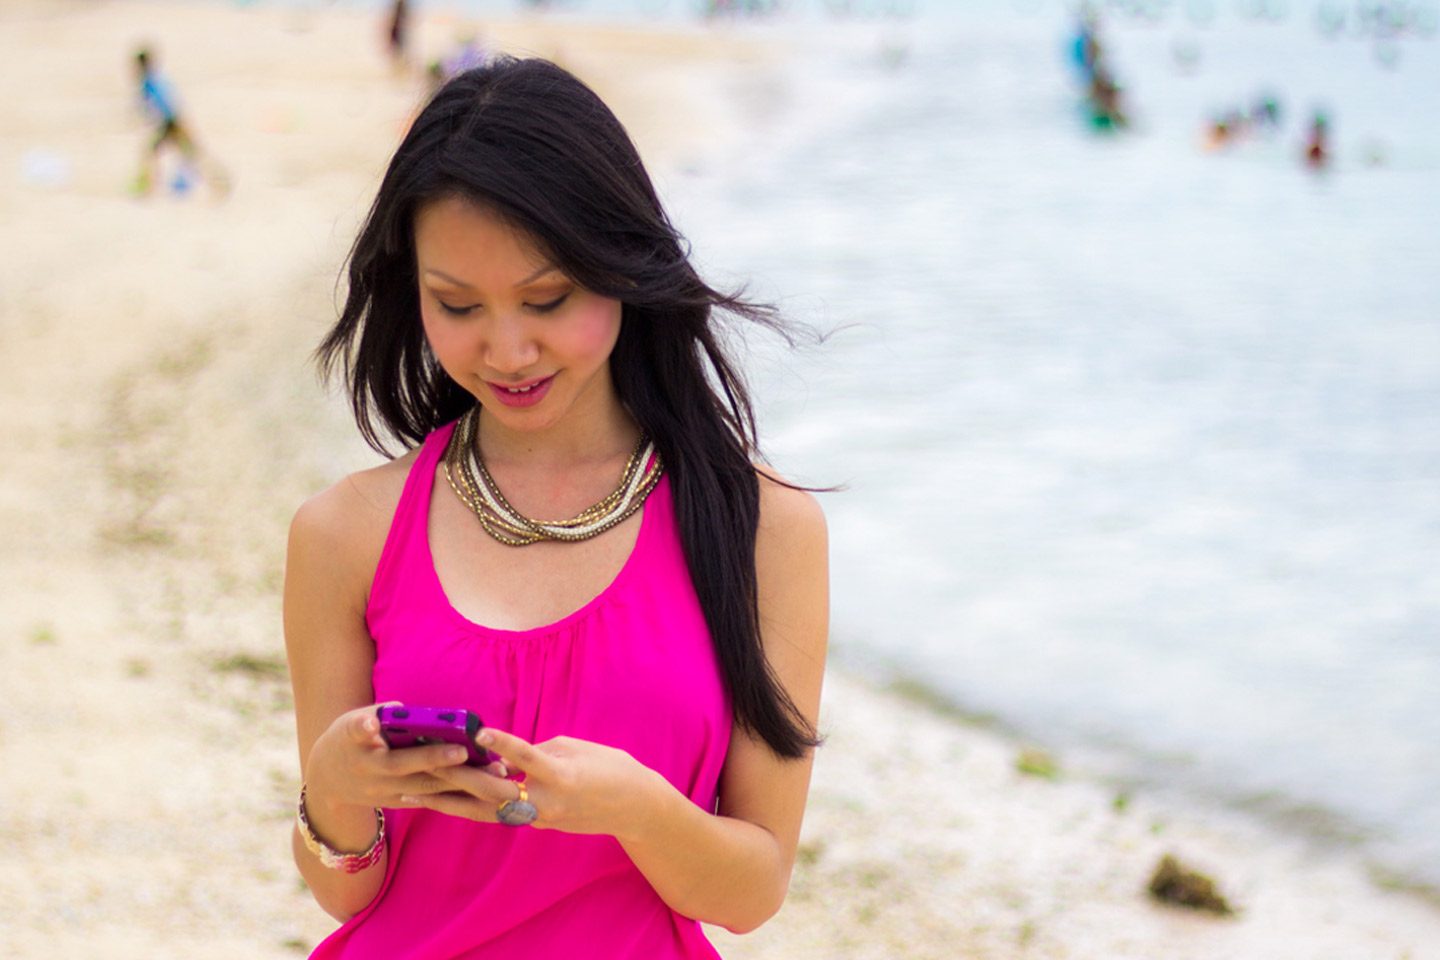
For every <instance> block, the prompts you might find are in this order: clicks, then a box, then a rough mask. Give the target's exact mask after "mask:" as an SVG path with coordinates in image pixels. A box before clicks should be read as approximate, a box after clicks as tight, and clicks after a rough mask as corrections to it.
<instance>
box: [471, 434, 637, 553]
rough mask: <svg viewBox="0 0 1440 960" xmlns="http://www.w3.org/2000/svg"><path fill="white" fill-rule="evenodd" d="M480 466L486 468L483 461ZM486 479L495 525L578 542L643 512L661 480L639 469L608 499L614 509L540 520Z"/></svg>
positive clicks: (490, 514)
mask: <svg viewBox="0 0 1440 960" xmlns="http://www.w3.org/2000/svg"><path fill="white" fill-rule="evenodd" d="M640 452H641V455H642V456H641V457H637V458H636V459H637V461H639V462H643V458H646V457H648V456H649V454H650V452H651V451H650V449H649V446H648V445H647V446H645V447H642V448H641V451H640ZM466 466H467V467H468V466H469V465H468V464H467V465H466ZM478 466H479V467H480V468H481V469H483V468H484V464H483V462H482V463H480V464H478ZM482 478H483V480H484V484H483V485H482V486H481V488H480V491H479V492H480V494H481V496H482V497H483V500H484V504H485V507H486V508H487V509H486V511H485V513H486V515H487V517H488V518H489V519H490V520H491V521H492V522H496V523H499V524H501V525H503V526H506V527H508V528H509V529H510V531H511V532H512V533H514V534H516V535H517V536H524V535H526V534H529V535H539V536H540V537H542V538H544V539H551V540H566V541H576V540H586V539H589V538H590V537H593V536H597V535H599V534H600V533H603V532H605V531H606V530H609V529H610V528H612V527H613V526H615V525H616V524H617V523H620V522H621V521H623V520H624V519H625V518H626V517H628V516H630V515H631V514H632V513H634V512H635V510H637V509H639V507H640V506H641V504H643V503H644V501H645V498H646V497H647V496H648V495H649V493H650V491H651V490H652V489H653V488H654V484H655V482H656V481H658V480H659V473H658V472H656V471H655V470H654V469H651V470H648V471H647V472H646V473H645V474H643V475H642V474H640V473H639V472H638V470H637V471H636V472H635V473H634V474H633V475H632V476H631V477H630V479H629V482H628V483H627V484H626V485H625V486H624V488H623V489H622V490H621V491H620V494H619V496H618V497H609V498H607V500H613V501H614V506H612V507H611V508H609V509H608V510H595V509H593V508H592V509H591V510H588V511H586V512H585V514H582V515H581V516H578V517H575V518H573V519H571V520H561V521H538V520H532V519H530V518H529V517H526V516H524V515H523V514H521V513H520V512H519V511H517V510H515V508H514V507H513V506H511V505H510V504H509V503H508V502H507V501H505V500H504V495H503V494H502V493H501V492H500V489H499V487H498V485H496V484H495V481H494V478H493V477H492V476H490V475H489V472H488V471H485V472H484V474H482ZM472 489H473V488H472Z"/></svg>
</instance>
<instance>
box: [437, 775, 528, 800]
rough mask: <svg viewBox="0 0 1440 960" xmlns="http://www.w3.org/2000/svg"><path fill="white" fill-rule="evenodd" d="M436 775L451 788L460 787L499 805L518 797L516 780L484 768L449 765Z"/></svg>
mask: <svg viewBox="0 0 1440 960" xmlns="http://www.w3.org/2000/svg"><path fill="white" fill-rule="evenodd" d="M434 775H435V779H437V780H440V781H442V782H444V783H445V784H447V785H448V786H447V789H449V790H455V789H457V788H458V789H460V790H463V791H465V792H466V793H468V794H470V795H471V796H472V797H475V798H477V799H480V800H484V801H486V802H487V803H493V804H495V805H497V806H498V805H500V804H502V803H505V802H506V801H507V800H514V799H515V797H516V787H515V783H514V781H511V780H506V779H504V778H502V777H497V776H495V775H494V774H490V773H486V772H484V771H483V770H476V769H474V768H473V767H449V768H447V769H445V770H436V771H435V773H434Z"/></svg>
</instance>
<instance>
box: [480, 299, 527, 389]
mask: <svg viewBox="0 0 1440 960" xmlns="http://www.w3.org/2000/svg"><path fill="white" fill-rule="evenodd" d="M483 359H484V361H485V365H486V366H488V367H489V368H490V369H491V370H494V371H495V372H496V373H501V374H507V375H511V376H518V375H520V374H524V373H525V372H526V371H527V370H528V369H530V368H531V367H533V366H534V365H535V363H536V362H537V361H538V360H539V359H540V344H539V343H538V342H537V341H536V339H535V336H534V331H533V330H532V329H531V325H530V323H529V321H528V320H527V318H525V317H523V316H520V315H517V314H509V315H505V316H501V317H497V318H496V320H495V322H494V324H493V325H492V327H491V329H490V330H489V331H488V335H487V336H486V338H485V345H484V357H483Z"/></svg>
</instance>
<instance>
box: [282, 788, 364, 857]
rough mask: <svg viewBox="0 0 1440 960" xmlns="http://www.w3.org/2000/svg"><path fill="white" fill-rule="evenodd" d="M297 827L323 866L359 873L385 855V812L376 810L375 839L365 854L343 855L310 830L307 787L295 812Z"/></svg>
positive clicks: (302, 838) (308, 847)
mask: <svg viewBox="0 0 1440 960" xmlns="http://www.w3.org/2000/svg"><path fill="white" fill-rule="evenodd" d="M295 825H296V826H298V827H299V828H300V839H301V840H303V841H304V842H305V849H306V850H309V851H310V852H311V853H313V854H315V856H316V857H318V858H319V859H320V863H321V864H322V865H323V866H326V867H329V868H330V869H331V870H343V871H344V872H345V873H359V872H360V871H361V870H365V869H368V868H370V867H373V866H375V864H377V863H379V862H380V857H381V856H382V855H384V853H385V811H384V810H381V809H380V808H379V807H376V808H375V839H374V841H372V842H371V844H370V848H369V849H368V850H366V851H365V852H364V853H341V852H340V851H339V850H336V849H335V848H334V847H331V846H328V845H327V844H326V843H325V841H323V840H321V839H320V838H319V837H317V836H315V831H314V830H312V829H311V828H310V818H309V817H308V816H307V815H306V813H305V787H304V786H302V787H301V788H300V803H299V805H298V806H297V807H296V810H295Z"/></svg>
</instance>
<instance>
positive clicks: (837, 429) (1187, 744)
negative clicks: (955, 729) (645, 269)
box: [666, 3, 1440, 884]
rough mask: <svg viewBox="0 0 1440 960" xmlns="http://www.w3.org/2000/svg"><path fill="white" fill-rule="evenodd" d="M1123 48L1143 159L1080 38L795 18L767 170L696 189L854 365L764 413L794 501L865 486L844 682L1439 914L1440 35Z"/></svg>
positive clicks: (831, 361) (850, 500)
mask: <svg viewBox="0 0 1440 960" xmlns="http://www.w3.org/2000/svg"><path fill="white" fill-rule="evenodd" d="M871 6H872V7H877V8H878V7H880V6H882V5H878V4H876V5H871ZM1107 9H1108V15H1107V16H1106V17H1105V18H1104V20H1103V26H1102V37H1103V39H1104V41H1105V43H1106V45H1107V47H1108V56H1109V57H1110V58H1111V60H1112V63H1113V69H1114V71H1115V73H1116V74H1117V76H1118V78H1119V80H1120V82H1121V83H1122V85H1123V87H1124V89H1125V99H1126V101H1127V106H1128V109H1129V111H1130V113H1131V114H1132V119H1133V123H1132V128H1131V129H1130V130H1129V131H1126V132H1125V133H1123V134H1121V135H1118V136H1100V135H1096V134H1094V133H1093V132H1091V131H1090V130H1088V129H1087V128H1086V126H1085V125H1084V123H1083V122H1082V119H1081V117H1080V116H1079V114H1078V112H1077V100H1078V97H1077V90H1076V85H1075V80H1074V76H1073V72H1072V71H1071V69H1070V67H1069V65H1068V63H1067V61H1066V44H1067V42H1068V37H1069V35H1070V31H1071V28H1072V24H1071V19H1070V15H1069V13H1068V12H1067V8H1066V7H1064V6H1062V5H1060V4H1042V3H1030V4H1025V5H1007V4H999V3H993V4H974V3H972V4H965V5H963V6H960V5H944V6H942V5H940V4H930V5H928V6H923V7H919V8H917V9H916V11H915V13H914V15H913V16H912V17H909V18H896V17H886V16H874V17H868V18H862V19H860V20H858V21H850V22H845V23H833V22H830V21H827V20H826V19H825V18H823V17H820V16H818V15H812V16H809V17H791V18H790V19H789V20H788V21H785V22H782V23H776V24H773V25H771V26H770V27H769V28H767V29H771V30H774V31H777V32H784V31H789V32H790V35H791V39H792V40H793V42H794V43H795V45H796V49H797V53H796V56H795V60H796V62H795V63H794V64H793V65H792V68H791V70H790V72H789V74H788V79H787V80H786V81H785V82H784V83H783V84H781V85H779V87H778V88H776V89H772V90H770V91H769V92H768V94H767V93H765V92H762V91H754V92H752V93H753V95H754V96H755V97H756V98H757V99H759V100H761V101H767V97H768V101H767V102H761V103H757V105H756V109H755V116H756V121H755V133H754V136H753V142H751V143H749V144H747V146H746V147H745V149H743V150H741V151H739V152H738V155H737V156H727V157H723V158H717V159H716V160H715V161H714V162H713V163H712V164H709V165H706V166H704V167H701V168H699V169H696V170H694V171H692V172H691V173H690V174H689V175H688V176H686V177H680V178H676V179H674V180H672V181H670V182H667V184H666V193H667V196H668V197H669V199H670V201H671V203H672V205H673V206H674V208H675V210H676V215H677V218H678V219H679V221H680V223H681V226H682V228H684V229H685V230H686V231H687V233H688V234H689V236H690V237H691V239H692V240H693V241H694V243H695V246H696V248H697V251H698V252H699V255H700V258H701V260H702V261H703V262H704V263H706V264H707V265H711V264H713V265H714V268H715V270H716V272H717V275H718V276H719V277H720V278H721V279H722V280H725V279H732V278H747V277H748V278H752V279H753V281H754V283H755V286H756V289H757V292H759V293H760V294H762V295H765V296H769V297H773V298H775V299H777V300H779V301H780V302H781V304H782V305H783V306H785V307H786V308H787V310H789V312H790V313H791V314H792V315H793V316H795V317H797V318H798V319H800V320H803V321H806V322H809V323H812V324H814V325H816V326H818V327H820V328H822V329H825V330H829V331H831V335H830V337H829V339H828V341H827V342H826V343H825V344H824V345H823V346H821V347H819V348H807V349H802V350H800V351H798V352H792V351H788V350H785V349H780V348H779V347H778V345H777V344H775V343H774V342H773V341H767V340H764V339H763V338H762V339H759V340H755V341H754V342H753V345H754V347H755V349H756V351H757V354H758V359H757V361H756V363H755V365H754V368H753V369H754V373H753V376H754V381H755V386H756V389H757V391H758V392H759V394H760V395H761V397H762V398H763V413H764V423H765V428H766V439H767V444H768V452H769V453H770V455H771V456H772V459H773V460H774V461H775V462H776V463H777V464H779V465H780V466H781V467H782V468H783V469H784V470H786V471H787V472H788V473H790V474H791V475H792V476H795V477H797V478H798V479H801V480H803V481H807V482H810V483H814V484H820V485H828V484H837V483H843V484H845V485H846V489H845V490H844V491H843V492H839V493H834V494H829V495H826V496H825V497H824V502H825V505H826V509H827V512H828V516H829V518H830V523H831V530H832V540H833V565H834V645H835V651H836V656H837V659H839V660H841V661H844V662H848V663H850V664H851V665H852V666H855V667H858V668H860V669H864V670H869V671H872V672H874V673H875V674H877V675H879V676H884V677H889V678H899V679H905V680H907V681H909V682H920V683H923V684H924V685H925V686H927V687H928V688H929V689H930V691H931V692H932V693H933V694H935V695H938V696H941V697H943V698H946V699H948V700H950V701H951V702H952V703H954V704H955V705H957V706H958V707H960V708H961V709H964V710H966V711H970V712H973V713H978V714H984V715H990V716H993V717H995V718H997V719H998V720H999V721H1000V722H1001V723H1003V724H1004V725H1006V726H1008V727H1010V728H1012V729H1014V730H1017V731H1020V732H1022V733H1023V734H1024V735H1025V736H1027V737H1031V738H1034V739H1036V740H1038V741H1039V742H1041V743H1045V744H1049V745H1051V746H1053V747H1056V748H1057V749H1060V750H1062V753H1063V751H1065V750H1071V751H1072V752H1073V751H1080V750H1081V749H1082V748H1086V749H1088V750H1090V751H1092V753H1091V754H1090V755H1091V756H1092V758H1095V762H1096V763H1098V764H1100V765H1101V766H1102V767H1103V768H1104V769H1106V770H1108V771H1110V772H1111V773H1112V774H1113V775H1115V776H1117V777H1118V778H1120V779H1121V780H1123V781H1126V782H1130V783H1137V784H1142V785H1145V786H1147V787H1151V788H1158V789H1174V790H1183V791H1185V792H1186V793H1187V794H1190V795H1192V796H1193V795H1199V796H1202V797H1204V798H1205V799H1207V800H1218V801H1221V802H1224V803H1226V804H1232V805H1238V806H1240V807H1242V808H1245V809H1248V810H1250V811H1253V812H1257V813H1260V814H1264V815H1267V816H1271V817H1274V818H1275V819H1278V820H1283V821H1284V822H1286V823H1287V824H1289V825H1290V826H1297V825H1298V826H1301V827H1303V828H1304V829H1306V830H1308V831H1310V832H1311V833H1312V834H1314V835H1317V836H1322V837H1324V838H1326V839H1327V840H1332V841H1341V842H1343V843H1345V844H1352V845H1355V846H1356V848H1357V849H1358V850H1359V851H1360V853H1361V855H1362V856H1364V857H1365V858H1366V859H1367V860H1370V861H1372V862H1374V863H1376V864H1378V865H1381V866H1382V867H1383V868H1384V869H1385V870H1387V871H1395V872H1398V873H1400V874H1402V875H1405V876H1408V877H1410V878H1412V879H1415V880H1418V881H1421V882H1428V883H1431V884H1436V883H1440V867H1437V866H1436V864H1437V863H1440V747H1437V745H1440V40H1437V39H1436V37H1435V35H1434V30H1433V24H1434V16H1435V7H1434V6H1433V5H1431V6H1428V7H1426V6H1423V5H1422V6H1416V7H1412V8H1411V9H1412V10H1413V11H1414V12H1415V15H1414V16H1413V17H1411V18H1410V20H1411V23H1412V28H1411V30H1410V32H1408V33H1406V34H1405V35H1403V36H1399V37H1396V36H1393V35H1391V36H1377V35H1376V33H1375V31H1374V30H1373V25H1372V27H1371V28H1367V26H1366V25H1365V24H1364V22H1363V21H1361V20H1360V19H1359V17H1358V16H1356V15H1355V13H1354V9H1356V8H1351V7H1339V8H1335V7H1325V8H1323V9H1322V8H1319V7H1317V6H1315V5H1303V4H1289V5H1285V4H1271V5H1269V6H1263V5H1262V6H1259V7H1257V6H1256V5H1254V4H1244V5H1239V4H1203V3H1191V4H1188V5H1181V4H1164V3H1160V4H1151V5H1148V7H1146V9H1149V10H1154V11H1159V12H1158V13H1156V14H1155V16H1154V17H1153V18H1151V17H1147V18H1144V19H1141V18H1136V17H1133V16H1127V15H1125V14H1124V12H1123V10H1122V9H1121V8H1120V7H1118V6H1112V7H1110V8H1107ZM1337 9H1338V10H1339V11H1340V13H1342V14H1348V15H1349V17H1348V21H1349V22H1348V25H1347V26H1346V27H1345V28H1344V30H1343V31H1342V32H1341V34H1340V35H1339V36H1327V35H1326V34H1324V33H1322V31H1321V30H1320V29H1319V28H1318V24H1319V23H1320V18H1319V16H1317V14H1318V13H1322V12H1329V13H1331V14H1332V15H1333V14H1334V12H1335V10H1337ZM1256 10H1269V11H1271V12H1273V14H1274V15H1273V16H1270V17H1257V16H1255V14H1254V11H1256ZM757 29H759V28H757ZM1261 96H1271V97H1273V98H1275V99H1276V101H1277V102H1278V104H1279V106H1280V109H1281V114H1280V124H1279V127H1278V129H1277V130H1276V131H1275V132H1274V133H1273V134H1271V135H1269V136H1267V137H1257V138H1255V139H1253V140H1251V141H1249V142H1246V143H1243V144H1236V145H1235V146H1233V147H1232V148H1230V149H1228V150H1225V151H1207V150H1206V149H1204V147H1203V143H1202V134H1203V132H1204V129H1205V125H1206V121H1207V120H1208V119H1209V118H1210V117H1212V116H1214V115H1215V114H1216V113H1217V112H1219V111H1223V110H1226V109H1229V108H1230V107H1232V106H1234V107H1242V106H1243V107H1248V106H1249V105H1250V104H1251V103H1253V102H1254V101H1255V100H1256V99H1257V98H1259V97H1261ZM1317 109H1319V110H1323V111H1324V112H1325V113H1326V115H1327V117H1328V118H1329V122H1330V130H1331V133H1332V142H1333V151H1334V162H1333V166H1332V168H1331V169H1330V170H1328V171H1327V172H1325V173H1324V174H1320V175H1317V174H1315V173H1313V172H1311V171H1309V170H1307V169H1305V168H1304V167H1303V165H1302V163H1301V162H1300V159H1299V157H1300V153H1301V150H1302V144H1303V140H1304V135H1305V132H1306V128H1307V125H1308V122H1309V119H1310V117H1311V115H1312V113H1313V111H1315V110H1317ZM1100 758H1103V759H1100Z"/></svg>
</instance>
